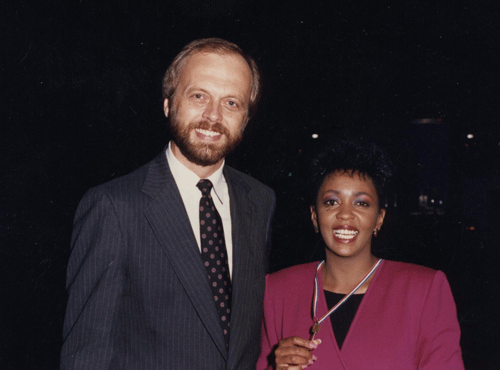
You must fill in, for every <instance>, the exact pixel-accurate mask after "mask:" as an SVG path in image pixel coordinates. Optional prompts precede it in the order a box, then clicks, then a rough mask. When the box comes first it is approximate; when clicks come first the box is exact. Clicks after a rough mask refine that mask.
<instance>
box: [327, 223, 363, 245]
mask: <svg viewBox="0 0 500 370" xmlns="http://www.w3.org/2000/svg"><path fill="white" fill-rule="evenodd" d="M358 234H359V230H358V229H356V228H355V227H353V226H350V225H341V226H336V227H334V228H333V237H334V238H335V240H337V241H339V242H341V243H349V242H351V241H353V240H354V239H355V238H356V236H358Z"/></svg>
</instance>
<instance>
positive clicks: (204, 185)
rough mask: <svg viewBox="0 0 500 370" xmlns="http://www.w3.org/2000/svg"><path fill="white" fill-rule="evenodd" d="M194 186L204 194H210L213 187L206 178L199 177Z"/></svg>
mask: <svg viewBox="0 0 500 370" xmlns="http://www.w3.org/2000/svg"><path fill="white" fill-rule="evenodd" d="M196 186H197V187H198V189H200V190H201V194H202V195H206V196H208V195H209V194H210V190H212V187H213V185H212V182H211V181H210V180H208V179H201V180H200V181H199V182H198V184H196Z"/></svg>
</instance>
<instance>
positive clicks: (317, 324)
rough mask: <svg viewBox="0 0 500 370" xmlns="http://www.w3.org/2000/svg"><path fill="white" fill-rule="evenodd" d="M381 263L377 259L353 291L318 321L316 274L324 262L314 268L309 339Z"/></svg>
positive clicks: (312, 337) (312, 338)
mask: <svg viewBox="0 0 500 370" xmlns="http://www.w3.org/2000/svg"><path fill="white" fill-rule="evenodd" d="M381 262H382V259H379V260H378V262H377V263H376V264H375V265H374V266H373V267H372V269H371V270H370V271H369V272H368V274H366V276H365V277H364V278H363V280H361V282H360V283H359V284H358V285H357V286H356V287H355V288H354V289H353V290H351V292H350V293H349V294H347V295H346V296H344V298H342V299H341V300H340V301H339V302H338V303H337V304H336V305H335V306H333V307H332V308H331V309H330V311H328V312H327V313H326V314H325V315H324V316H323V317H321V318H320V319H318V317H317V316H316V313H317V308H318V272H319V270H320V269H321V267H323V264H324V263H325V261H321V262H320V263H319V264H318V267H316V275H315V276H314V298H313V299H314V301H313V314H314V324H313V326H312V327H311V339H310V340H314V336H315V335H316V334H318V332H319V329H320V328H321V323H322V322H323V321H325V320H326V318H327V317H328V316H330V315H331V314H332V313H334V312H335V311H336V310H337V308H339V307H340V306H341V305H342V304H343V303H344V302H345V301H346V300H347V299H348V298H349V297H350V296H352V295H353V294H354V293H356V291H357V290H358V289H359V288H360V287H361V286H362V285H363V284H364V283H365V282H366V281H367V280H368V279H369V278H370V276H372V275H373V273H374V272H375V271H376V270H377V268H378V267H379V265H380V263H381Z"/></svg>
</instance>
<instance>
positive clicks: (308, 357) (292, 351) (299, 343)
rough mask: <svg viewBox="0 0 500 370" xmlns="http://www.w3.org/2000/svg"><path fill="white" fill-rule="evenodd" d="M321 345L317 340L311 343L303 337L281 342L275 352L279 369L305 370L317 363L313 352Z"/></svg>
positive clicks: (286, 339) (290, 338)
mask: <svg viewBox="0 0 500 370" xmlns="http://www.w3.org/2000/svg"><path fill="white" fill-rule="evenodd" d="M320 343H321V340H319V339H317V340H314V341H309V340H307V339H304V338H301V337H289V338H285V339H283V340H282V341H280V343H279V346H278V348H276V350H275V351H274V354H275V358H276V367H277V369H287V370H294V369H304V368H306V367H307V366H309V365H311V364H312V363H314V361H316V356H315V355H313V354H312V353H311V351H312V350H313V349H314V348H316V347H317V346H318V345H319V344H320Z"/></svg>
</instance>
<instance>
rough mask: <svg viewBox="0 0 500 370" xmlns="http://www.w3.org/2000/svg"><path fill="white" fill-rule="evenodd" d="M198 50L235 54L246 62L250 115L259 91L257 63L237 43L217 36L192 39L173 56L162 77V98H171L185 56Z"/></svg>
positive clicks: (255, 105) (257, 99)
mask: <svg viewBox="0 0 500 370" xmlns="http://www.w3.org/2000/svg"><path fill="white" fill-rule="evenodd" d="M200 52H214V53H218V54H221V55H224V54H237V55H240V56H241V57H242V58H243V59H244V60H245V61H246V62H247V64H248V67H249V68H250V73H251V77H252V91H251V93H250V104H249V106H248V116H249V117H251V116H252V115H253V114H254V113H255V110H256V108H257V103H258V101H259V98H260V92H261V77H260V72H259V68H258V67H257V63H255V61H254V60H253V59H252V57H250V56H249V55H247V54H246V53H244V52H243V50H241V49H240V47H239V46H238V45H236V44H234V43H232V42H229V41H226V40H223V39H219V38H207V39H199V40H194V41H191V42H190V43H189V44H187V45H186V46H184V48H183V49H182V50H181V52H180V53H179V54H177V56H176V57H175V58H174V60H173V61H172V64H170V66H169V67H168V69H167V72H165V76H164V77H163V87H162V90H163V99H169V100H170V101H171V100H172V97H173V95H174V93H175V90H176V89H177V85H178V84H179V76H180V74H181V71H182V68H183V67H184V64H185V63H186V60H187V58H188V57H189V56H191V55H193V54H196V53H200Z"/></svg>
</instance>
